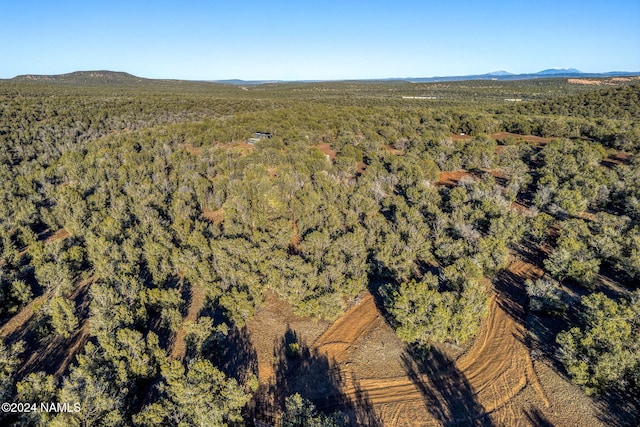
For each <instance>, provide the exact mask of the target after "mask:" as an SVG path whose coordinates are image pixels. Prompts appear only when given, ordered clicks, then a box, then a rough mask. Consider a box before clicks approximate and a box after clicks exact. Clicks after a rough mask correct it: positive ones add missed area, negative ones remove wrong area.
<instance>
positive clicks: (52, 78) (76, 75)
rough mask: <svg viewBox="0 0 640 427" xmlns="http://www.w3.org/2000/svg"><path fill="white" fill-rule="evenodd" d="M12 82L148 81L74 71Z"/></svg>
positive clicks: (121, 74) (29, 76)
mask: <svg viewBox="0 0 640 427" xmlns="http://www.w3.org/2000/svg"><path fill="white" fill-rule="evenodd" d="M12 80H15V81H23V82H25V81H30V82H47V83H62V84H70V85H75V84H124V83H127V84H131V83H140V82H143V81H146V80H148V79H143V78H141V77H136V76H134V75H132V74H129V73H125V72H122V71H107V70H99V71H75V72H73V73H67V74H54V75H39V74H25V75H21V76H16V77H14V78H13V79H12Z"/></svg>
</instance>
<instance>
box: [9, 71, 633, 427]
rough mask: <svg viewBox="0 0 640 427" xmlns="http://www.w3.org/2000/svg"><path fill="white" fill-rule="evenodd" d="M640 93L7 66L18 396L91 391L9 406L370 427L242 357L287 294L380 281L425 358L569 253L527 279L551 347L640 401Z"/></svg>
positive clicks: (336, 292) (308, 296)
mask: <svg viewBox="0 0 640 427" xmlns="http://www.w3.org/2000/svg"><path fill="white" fill-rule="evenodd" d="M424 94H428V95H431V94H433V97H434V98H436V99H430V100H422V99H403V98H402V96H409V95H424ZM516 96H517V97H522V98H525V99H526V100H527V99H528V100H529V101H525V102H518V103H506V102H504V98H505V97H509V98H512V97H516ZM639 96H640V86H639V85H637V84H635V85H634V84H621V85H619V86H615V87H610V88H605V89H598V88H597V87H595V88H594V87H582V86H581V87H577V86H575V85H573V86H572V85H569V84H567V83H566V82H565V81H564V80H561V79H557V80H554V79H551V80H545V81H531V82H459V83H448V84H446V85H445V84H419V85H411V84H408V83H400V82H389V83H371V82H370V83H366V82H362V83H358V82H347V83H321V84H315V83H305V84H268V85H259V86H255V87H253V86H251V87H248V88H247V87H236V86H229V85H219V84H207V83H188V82H167V81H162V82H153V81H143V82H140V81H139V80H136V81H131V82H128V81H127V80H126V79H125V80H124V82H123V81H117V82H111V83H109V84H89V83H86V82H84V83H82V84H79V83H73V82H71V83H70V82H65V83H64V84H62V83H56V82H38V81H32V82H16V81H2V82H0V206H1V207H2V209H0V266H1V271H0V301H1V304H0V321H1V324H2V329H0V336H1V341H0V396H2V399H1V400H2V402H15V403H21V402H79V403H80V404H81V410H80V411H64V412H55V411H54V412H46V411H29V412H22V413H18V412H14V413H3V414H0V417H4V419H5V421H3V423H6V424H7V425H8V424H15V425H33V426H39V425H52V426H63V425H64V426H67V425H73V426H89V425H92V426H121V425H136V426H152V425H166V426H190V425H206V426H223V425H230V426H235V425H245V424H247V425H253V423H254V422H256V421H255V419H265V420H266V421H268V422H272V423H277V424H278V425H282V426H298V425H335V426H338V425H349V424H354V423H355V421H353V420H352V419H349V418H348V417H347V416H346V415H343V414H341V412H340V409H341V408H339V407H338V408H334V409H337V410H336V411H322V410H319V409H316V408H315V407H314V404H316V406H321V405H319V403H321V402H314V403H311V402H310V400H313V399H310V398H309V397H306V396H301V395H300V394H297V393H295V394H294V393H292V394H290V395H288V396H283V399H282V400H281V401H280V403H279V404H278V405H276V406H277V407H276V408H275V409H274V412H273V413H271V414H270V416H269V417H261V414H260V413H259V412H256V410H255V405H254V404H252V402H253V401H254V400H255V393H256V391H257V389H258V387H259V382H258V378H257V375H256V372H252V371H251V369H249V368H248V367H245V368H244V369H236V370H235V372H234V370H229V369H225V368H224V363H223V361H224V360H225V358H228V357H229V355H228V354H227V351H226V348H227V346H228V345H229V340H230V337H233V336H234V335H236V334H237V333H238V331H242V330H243V328H245V325H246V324H247V322H250V321H251V320H252V318H253V317H254V315H255V313H256V312H257V311H258V310H260V308H261V307H262V306H263V305H264V304H265V299H266V298H267V295H276V296H277V298H279V299H281V300H283V301H286V303H287V304H288V305H289V306H290V307H291V308H292V310H293V311H294V312H295V313H296V315H298V316H301V317H308V318H312V319H317V320H318V321H328V322H332V321H334V320H336V319H338V318H339V317H340V316H341V315H342V313H344V312H345V310H347V309H348V308H349V307H352V306H353V305H354V304H356V303H357V302H358V300H359V299H360V298H361V297H362V295H363V294H365V293H371V294H373V296H374V298H375V299H376V301H377V303H378V305H379V308H380V310H381V312H382V313H383V314H384V317H385V320H386V322H387V323H388V324H389V325H391V326H392V327H393V328H394V329H395V331H396V334H397V336H398V337H399V338H400V339H401V340H402V341H403V342H405V343H406V345H407V346H408V348H412V349H414V354H417V355H420V354H422V355H428V354H429V352H430V351H431V349H434V348H447V347H446V346H449V348H456V349H462V351H464V349H465V348H468V346H469V345H471V344H472V343H473V340H474V337H476V336H477V334H478V332H479V330H480V328H481V327H482V324H483V320H484V319H485V318H486V317H487V313H488V311H489V300H490V298H491V295H492V294H493V293H494V292H495V289H494V288H495V285H494V283H495V281H496V278H497V277H498V276H499V275H500V274H501V273H502V272H504V271H505V269H506V268H507V266H508V265H509V264H510V262H512V260H513V259H515V258H516V257H529V258H530V259H535V260H537V261H538V264H539V266H540V268H541V269H542V271H543V273H544V274H543V275H542V276H541V277H539V278H536V279H530V280H527V281H526V283H524V282H523V283H522V286H523V287H524V288H525V289H526V293H527V295H528V296H527V298H528V299H527V301H528V309H527V311H528V312H529V313H530V316H533V317H530V319H529V321H530V322H532V321H531V319H534V320H536V321H538V322H542V323H544V324H552V325H555V326H554V328H555V329H554V330H553V337H552V338H551V340H549V339H547V341H545V346H546V347H545V352H544V354H545V356H544V357H547V358H548V359H549V360H550V361H551V363H555V364H557V366H558V369H559V370H560V371H561V373H562V375H564V376H565V377H567V378H570V379H571V381H573V382H574V383H575V384H577V385H578V386H580V387H581V388H582V390H583V391H584V392H585V393H587V394H588V395H589V396H593V398H594V399H601V398H603V397H605V396H617V398H618V399H620V401H623V402H627V403H629V405H630V407H631V408H635V409H632V410H631V411H632V412H633V411H636V412H633V413H636V414H637V410H638V409H639V408H640V401H638V396H640V344H639V343H640V291H638V280H640V158H638V156H637V153H638V151H639V150H640V100H639ZM255 132H265V133H266V132H268V133H269V135H270V138H263V139H260V140H259V141H258V142H256V143H254V144H248V143H247V142H246V141H247V140H248V138H251V137H252V136H253V134H254V133H255ZM461 134H463V135H461ZM533 137H537V139H536V138H533ZM450 177H454V178H455V179H454V178H451V179H450ZM196 295H201V296H202V297H201V298H202V307H201V309H200V310H199V312H198V313H196V316H195V318H193V319H191V318H189V319H188V320H186V319H187V318H188V317H189V314H188V313H189V311H190V309H191V306H192V305H193V301H194V300H195V299H196ZM552 329H553V328H552ZM533 335H534V334H533V333H532V337H531V338H532V340H535V337H534V336H533ZM180 337H181V338H182V339H183V340H184V343H185V348H184V351H183V352H182V354H179V352H176V346H177V345H178V343H177V341H178V340H179V339H180ZM541 339H542V338H541ZM443 346H444V347H443ZM302 353H303V352H301V350H300V348H299V346H298V345H297V343H290V344H289V347H288V348H287V355H286V357H289V358H291V359H294V358H296V357H302V356H301V354H302ZM416 357H417V358H419V357H420V356H416ZM424 358H425V360H427V359H428V357H427V356H424ZM252 408H254V409H252ZM630 416H633V415H630Z"/></svg>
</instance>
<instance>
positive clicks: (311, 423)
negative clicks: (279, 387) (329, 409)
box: [278, 393, 344, 427]
mask: <svg viewBox="0 0 640 427" xmlns="http://www.w3.org/2000/svg"><path fill="white" fill-rule="evenodd" d="M284 405H285V409H284V412H283V414H282V418H281V419H280V422H279V424H278V426H279V427H340V426H342V425H344V423H343V422H342V419H341V417H340V415H339V414H337V413H336V414H332V415H325V414H322V413H318V412H317V411H316V408H315V406H314V404H313V403H311V402H310V401H309V400H307V399H305V398H303V397H302V396H300V394H298V393H295V394H292V395H291V396H288V397H287V398H286V399H285V402H284Z"/></svg>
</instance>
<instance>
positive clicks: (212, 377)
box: [133, 359, 249, 427]
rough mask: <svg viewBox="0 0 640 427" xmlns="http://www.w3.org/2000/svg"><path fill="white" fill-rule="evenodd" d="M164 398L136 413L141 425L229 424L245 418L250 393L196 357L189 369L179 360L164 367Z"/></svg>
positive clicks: (207, 362)
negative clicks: (243, 412) (242, 415)
mask: <svg viewBox="0 0 640 427" xmlns="http://www.w3.org/2000/svg"><path fill="white" fill-rule="evenodd" d="M162 377H163V379H164V383H163V386H162V391H163V397H162V398H161V400H160V401H159V402H156V403H153V404H151V405H149V406H146V407H145V408H144V409H143V410H142V412H140V413H139V414H136V415H134V417H133V421H134V423H135V424H136V425H141V426H157V425H166V426H186V425H202V426H205V425H206V426H212V427H214V426H227V425H233V424H234V423H238V422H240V421H241V420H242V417H241V413H240V411H241V410H242V408H243V407H244V405H245V404H246V403H247V402H248V400H249V396H248V395H247V394H246V393H245V392H243V391H242V389H241V388H240V387H239V386H238V385H237V383H236V381H235V380H234V379H228V378H226V377H225V375H224V374H223V373H222V372H220V371H219V370H218V369H216V368H215V367H214V366H213V365H212V364H211V362H209V361H208V360H202V359H200V360H194V361H192V363H191V364H190V365H189V366H188V368H187V369H186V370H185V368H184V366H182V364H181V363H180V362H179V361H172V362H170V363H168V364H167V365H165V366H163V368H162Z"/></svg>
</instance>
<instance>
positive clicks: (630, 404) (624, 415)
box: [598, 393, 640, 427]
mask: <svg viewBox="0 0 640 427" xmlns="http://www.w3.org/2000/svg"><path fill="white" fill-rule="evenodd" d="M631 394H633V393H631ZM598 406H599V408H598V409H599V413H598V418H599V419H600V421H602V422H603V423H604V424H605V425H607V426H611V427H626V426H638V425H640V397H638V396H637V395H633V396H621V395H620V394H619V393H608V394H606V395H604V396H602V397H600V399H599V401H598Z"/></svg>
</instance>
